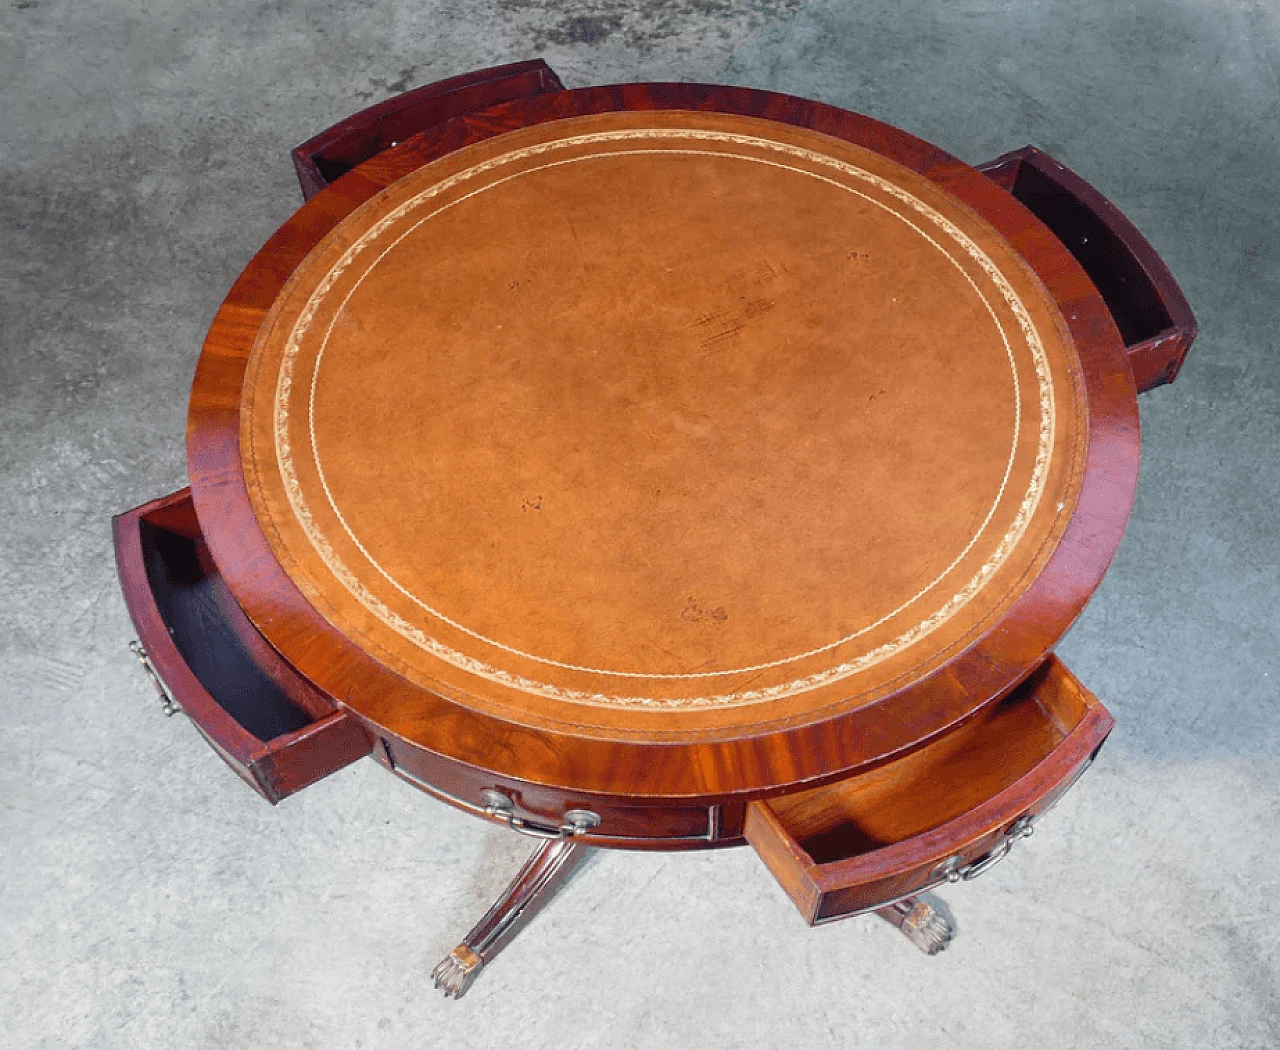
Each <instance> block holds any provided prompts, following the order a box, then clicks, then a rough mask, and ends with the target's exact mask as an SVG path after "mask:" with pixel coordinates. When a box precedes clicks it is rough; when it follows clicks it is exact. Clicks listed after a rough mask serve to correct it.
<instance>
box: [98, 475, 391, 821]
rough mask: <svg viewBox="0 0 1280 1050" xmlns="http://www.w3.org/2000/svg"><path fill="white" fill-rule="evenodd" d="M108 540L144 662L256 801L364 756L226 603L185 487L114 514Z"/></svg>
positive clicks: (356, 734)
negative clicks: (254, 793)
mask: <svg viewBox="0 0 1280 1050" xmlns="http://www.w3.org/2000/svg"><path fill="white" fill-rule="evenodd" d="M112 531H113V533H114V537H115V549H116V564H117V566H118V568H119V571H120V585H121V587H122V589H123V590H124V598H125V604H126V605H127V606H128V608H129V615H130V616H131V617H132V619H133V623H134V626H135V627H136V628H137V630H138V637H139V639H140V641H141V643H142V646H143V648H144V650H145V659H146V661H147V662H148V663H149V665H150V666H151V667H152V668H153V669H154V671H155V673H156V674H157V675H158V676H159V677H160V678H161V679H162V680H163V681H164V683H165V684H166V685H167V686H168V689H169V691H170V693H171V695H172V697H173V699H174V700H175V701H176V703H177V705H178V706H179V707H180V708H181V709H182V710H183V711H184V712H186V714H187V715H189V716H190V718H191V721H192V722H193V723H194V724H195V726H196V728H197V729H199V730H200V732H201V733H202V734H203V735H204V737H205V739H206V740H208V742H209V743H210V744H211V745H212V746H213V749H214V750H215V751H217V752H218V754H219V755H221V756H222V758H223V759H224V760H225V761H226V763H227V765H229V766H230V767H231V768H232V769H234V770H235V771H236V772H237V773H238V774H239V775H240V776H241V778H242V779H243V780H244V781H245V782H246V783H248V784H249V786H250V787H252V788H253V789H254V790H255V791H257V792H258V793H259V794H260V795H262V796H263V798H265V799H267V801H269V802H271V803H273V804H274V803H276V802H279V801H280V800H281V799H282V798H284V797H285V796H287V795H291V794H293V793H294V792H295V791H299V790H301V789H302V788H304V787H306V786H307V785H309V784H313V783H315V782H316V781H317V780H319V779H320V778H321V777H324V776H327V775H328V774H330V773H332V772H334V771H335V770H337V769H341V768H342V767H343V766H346V765H349V764H350V763H352V762H354V761H355V760H356V759H358V758H362V757H363V756H364V755H367V754H368V753H369V752H370V751H371V750H372V748H373V738H372V737H370V736H369V734H368V733H367V732H366V731H365V729H364V727H363V726H362V725H361V724H360V723H359V722H358V721H357V720H356V719H355V718H354V717H353V716H352V715H350V714H348V713H347V712H346V711H342V710H339V709H338V708H337V707H336V706H335V705H334V703H333V702H332V701H331V700H330V699H329V698H328V697H326V696H325V695H324V694H323V693H321V692H320V691H319V690H318V689H316V688H315V687H314V686H313V685H311V683H309V682H308V681H306V679H304V678H302V677H301V676H300V675H299V674H298V673H297V672H296V671H294V670H293V668H291V667H290V666H289V665H288V664H287V663H285V662H284V660H283V659H282V658H281V657H280V655H279V654H278V653H277V652H276V651H275V650H274V649H272V648H271V646H269V645H268V644H267V642H266V641H265V640H264V639H263V638H262V636H261V635H260V634H258V632H257V630H256V629H255V628H254V627H253V625H252V624H251V623H250V622H249V620H248V618H247V617H246V616H245V615H244V613H243V612H242V611H241V610H240V607H239V606H238V605H236V603H235V600H234V599H233V598H232V597H231V594H230V592H229V591H228V589H227V586H226V583H225V582H224V581H223V579H222V577H221V576H220V575H219V574H218V571H217V569H216V568H215V567H214V565H213V562H212V560H211V559H210V558H209V554H208V550H207V549H206V548H205V545H204V539H203V537H202V536H201V534H200V528H199V523H198V522H197V520H196V515H195V508H194V507H193V505H192V502H191V490H190V489H183V490H182V491H180V492H175V493H172V494H171V495H168V496H164V497H162V498H161V499H157V500H153V501H151V502H150V503H146V504H143V505H142V506H141V507H136V508H134V509H133V510H130V511H126V512H125V513H123V514H119V515H117V516H116V517H115V518H114V519H113V520H112Z"/></svg>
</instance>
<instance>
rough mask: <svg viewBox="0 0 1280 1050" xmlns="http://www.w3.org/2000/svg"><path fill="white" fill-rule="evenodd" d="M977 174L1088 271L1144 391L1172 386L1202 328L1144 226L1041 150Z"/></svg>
mask: <svg viewBox="0 0 1280 1050" xmlns="http://www.w3.org/2000/svg"><path fill="white" fill-rule="evenodd" d="M978 170H979V171H981V172H982V173H983V174H984V175H986V176H987V177H988V178H990V179H991V180H992V181H994V182H995V183H996V184H997V185H998V186H1000V187H1001V188H1002V189H1004V190H1006V191H1007V192H1009V193H1011V194H1012V195H1013V196H1015V197H1017V198H1018V200H1019V201H1021V202H1022V203H1023V204H1025V205H1026V206H1027V207H1028V208H1030V209H1031V211H1033V212H1034V213H1035V214H1036V217H1037V218H1039V219H1041V220H1042V221H1043V222H1044V223H1045V224H1046V225H1047V226H1049V227H1050V228H1051V229H1052V230H1053V231H1054V233H1055V234H1056V235H1057V236H1058V238H1059V239H1060V240H1061V241H1062V242H1063V244H1064V245H1065V246H1066V247H1067V249H1068V250H1069V251H1070V252H1071V253H1072V254H1073V255H1075V256H1076V258H1077V259H1078V260H1079V261H1080V263H1081V264H1082V265H1083V266H1084V268H1085V271H1086V272H1087V273H1088V274H1089V276H1090V277H1091V278H1092V279H1093V282H1094V284H1096V285H1097V286H1098V289H1099V291H1100V292H1101V294H1102V297H1103V299H1105V300H1106V302H1107V305H1108V307H1109V308H1110V309H1111V310H1112V313H1113V314H1114V315H1115V318H1116V321H1117V324H1118V327H1119V328H1120V330H1121V333H1122V335H1123V336H1124V338H1125V349H1126V350H1127V351H1128V354H1129V365H1130V367H1131V368H1132V369H1133V377H1134V381H1135V382H1136V383H1137V387H1138V392H1139V393H1141V392H1143V391H1146V390H1150V389H1152V388H1153V387H1157V386H1161V385H1163V384H1164V383H1172V382H1173V381H1174V380H1175V379H1176V378H1177V377H1178V371H1179V369H1181V368H1182V362H1183V361H1184V360H1185V359H1186V356H1187V351H1188V350H1190V349H1191V343H1192V341H1193V340H1194V339H1195V337H1196V333H1197V332H1198V331H1199V329H1198V327H1197V325H1196V319H1195V316H1194V315H1193V314H1192V312H1191V306H1190V305H1189V304H1188V303H1187V299H1186V296H1184V295H1183V294H1182V289H1181V288H1179V287H1178V282H1177V281H1176V280H1175V279H1174V276H1173V274H1172V273H1171V272H1170V270H1169V267H1168V266H1166V265H1165V262H1164V260H1163V259H1161V258H1160V256H1159V255H1158V254H1157V253H1156V250H1155V249H1154V248H1153V247H1152V246H1151V244H1150V242H1149V241H1148V240H1147V239H1146V238H1145V237H1144V236H1142V234H1141V233H1140V232H1139V231H1138V228H1137V227H1136V226H1134V225H1133V223H1131V222H1130V221H1129V220H1128V219H1127V218H1125V216H1124V214H1123V213H1122V212H1121V211H1120V209H1119V208H1117V207H1116V206H1115V205H1114V204H1112V203H1111V202H1110V201H1109V200H1107V198H1106V197H1104V196H1103V195H1102V194H1101V193H1099V192H1098V191H1097V190H1096V189H1094V188H1093V187H1092V186H1091V185H1089V183H1087V182H1085V180H1084V179H1082V178H1081V177H1080V176H1079V175H1077V174H1076V173H1075V172H1073V171H1071V170H1070V169H1069V168H1067V167H1066V166H1065V165H1063V164H1061V163H1059V162H1058V161H1056V160H1054V159H1053V158H1052V157H1050V156H1049V155H1048V154H1047V153H1043V152H1041V151H1040V150H1038V149H1036V148H1035V147H1034V146H1023V147H1022V149H1018V150H1014V151H1012V152H1011V153H1006V154H1004V155H1003V156H1001V157H997V158H996V159H995V160H992V161H988V162H987V163H985V164H979V165H978Z"/></svg>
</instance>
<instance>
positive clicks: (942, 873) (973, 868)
mask: <svg viewBox="0 0 1280 1050" xmlns="http://www.w3.org/2000/svg"><path fill="white" fill-rule="evenodd" d="M1034 831H1035V818H1034V817H1032V816H1031V814H1029V813H1028V814H1026V815H1024V816H1021V817H1019V818H1018V819H1017V820H1015V821H1014V822H1013V823H1012V824H1010V825H1009V830H1008V831H1006V832H1005V835H1004V838H1002V839H1001V840H1000V843H999V845H997V846H996V847H995V849H993V850H991V851H990V852H989V853H987V854H985V855H984V856H981V857H979V858H978V859H977V860H975V861H974V862H973V863H972V864H965V865H963V866H962V865H961V861H962V860H963V858H962V857H958V856H956V857H950V858H948V859H947V860H945V861H943V862H942V863H941V864H939V865H938V867H937V868H936V869H935V871H934V874H935V875H937V876H939V877H941V878H945V879H946V880H947V881H948V882H961V881H963V882H969V881H970V880H972V879H976V878H977V877H978V876H979V875H981V874H983V873H984V872H987V871H990V870H991V869H992V868H994V867H995V866H996V865H997V864H999V863H1000V862H1001V861H1002V860H1004V859H1005V857H1007V856H1008V855H1009V851H1010V850H1011V849H1013V844H1014V843H1015V842H1017V841H1018V840H1019V839H1025V838H1030V837H1031V834H1032V833H1033V832H1034Z"/></svg>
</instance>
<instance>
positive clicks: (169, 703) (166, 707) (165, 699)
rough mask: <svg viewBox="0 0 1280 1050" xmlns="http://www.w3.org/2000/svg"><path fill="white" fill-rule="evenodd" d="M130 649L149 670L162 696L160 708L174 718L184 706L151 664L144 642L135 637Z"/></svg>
mask: <svg viewBox="0 0 1280 1050" xmlns="http://www.w3.org/2000/svg"><path fill="white" fill-rule="evenodd" d="M129 650H130V651H131V652H132V653H133V655H134V656H136V657H137V658H138V663H140V664H141V665H142V669H143V670H144V671H146V672H147V677H148V678H149V679H151V684H152V685H153V686H155V690H156V695H157V696H159V697H160V710H161V711H163V712H164V713H165V716H166V717H169V718H172V717H173V716H174V715H176V714H177V713H178V712H179V711H181V710H182V708H181V707H179V706H178V705H177V704H176V703H175V702H174V699H173V697H171V696H170V695H169V692H168V690H166V689H165V687H164V683H163V682H162V681H160V676H159V675H158V674H156V669H155V668H154V667H152V666H151V660H150V658H149V657H148V656H147V651H146V650H145V649H144V648H142V643H141V642H139V641H138V640H137V639H136V638H135V639H134V640H133V641H132V642H130V643H129Z"/></svg>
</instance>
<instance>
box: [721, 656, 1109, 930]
mask: <svg viewBox="0 0 1280 1050" xmlns="http://www.w3.org/2000/svg"><path fill="white" fill-rule="evenodd" d="M1114 724H1115V720H1114V719H1113V718H1112V717H1111V715H1110V713H1109V712H1108V711H1107V709H1106V708H1105V707H1103V706H1102V704H1101V703H1100V702H1099V701H1098V700H1097V698H1096V697H1094V696H1093V695H1092V694H1091V693H1089V691H1088V690H1086V689H1085V688H1084V686H1082V685H1081V684H1080V682H1079V681H1078V680H1077V679H1076V678H1075V677H1074V676H1073V675H1072V674H1071V672H1070V671H1068V670H1067V669H1066V667H1064V666H1063V664H1062V662H1061V661H1059V660H1058V659H1057V658H1056V657H1053V656H1050V657H1049V658H1048V659H1047V660H1046V661H1045V662H1044V663H1043V664H1042V665H1041V666H1040V667H1039V668H1037V669H1036V671H1035V672H1033V673H1032V675H1031V676H1030V677H1029V678H1028V679H1027V680H1026V681H1025V682H1023V683H1022V684H1021V685H1020V686H1018V688H1017V689H1015V690H1014V691H1013V692H1012V693H1010V694H1009V695H1008V696H1007V697H1005V698H1004V699H1003V700H1000V701H997V702H996V703H994V704H990V705H988V706H987V707H985V708H983V709H982V710H981V711H980V712H979V713H978V714H977V715H975V716H974V717H973V718H972V719H970V720H969V721H967V722H966V723H965V724H964V725H962V726H961V727H960V728H958V729H956V730H954V731H952V732H950V733H948V734H946V735H945V736H943V737H941V738H939V739H937V740H934V741H932V742H931V743H929V744H927V745H926V746H924V747H923V748H920V749H919V750H916V751H913V752H912V753H911V754H909V755H906V756H904V757H902V758H899V759H896V760H894V761H891V762H889V763H887V764H885V765H882V766H878V767H877V768H875V769H873V770H871V771H870V772H867V773H861V774H857V775H855V776H852V777H850V778H848V779H847V780H842V781H838V782H837V783H834V784H828V785H826V786H825V787H820V788H812V789H809V790H807V791H799V792H796V793H794V794H790V795H783V796H780V797H777V798H772V799H768V800H761V801H756V802H752V803H751V804H750V805H749V806H748V807H747V815H746V825H745V829H744V833H745V835H746V838H747V840H748V841H749V842H750V843H751V845H752V846H754V847H755V849H756V851H757V852H758V853H759V854H760V856H761V858H762V859H763V860H764V862H765V864H766V865H767V866H768V868H769V870H770V871H771V872H773V874H774V876H775V877H776V878H777V880H778V881H779V882H780V883H781V884H782V887H783V889H785V890H786V891H787V893H788V894H789V895H790V896H791V898H792V900H794V901H795V902H796V905H797V906H798V907H799V908H800V912H801V914H803V915H804V917H805V919H806V920H807V921H808V922H809V924H810V925H816V924H817V923H821V922H829V921H831V920H833V919H840V918H844V917H845V916H848V915H857V914H859V913H861V912H864V911H869V910H872V909H875V908H878V907H881V906H883V905H885V904H888V903H890V902H892V901H895V900H899V899H901V898H903V897H907V896H910V895H913V894H916V893H920V892H922V891H924V890H926V889H928V888H929V887H931V886H935V885H937V884H939V883H941V882H948V881H951V882H955V881H960V880H961V879H970V878H973V877H975V876H977V875H979V874H981V873H982V872H983V871H985V870H986V869H987V868H988V867H990V866H991V865H992V864H994V863H995V862H996V861H997V860H999V859H1000V858H1001V857H1003V856H1004V855H1005V853H1007V852H1008V850H1009V849H1010V847H1011V846H1012V845H1013V843H1014V842H1015V841H1017V839H1018V838H1020V837H1022V836H1024V835H1027V834H1029V833H1030V829H1031V826H1032V823H1033V822H1034V821H1035V819H1036V818H1037V817H1038V816H1039V815H1040V814H1041V813H1043V812H1044V811H1045V810H1047V809H1048V808H1049V807H1050V806H1051V805H1053V803H1054V802H1056V801H1057V799H1058V798H1059V797H1060V796H1061V795H1062V794H1063V793H1064V792H1065V791H1066V790H1067V788H1069V787H1070V786H1071V784H1072V783H1073V782H1074V780H1075V779H1076V777H1077V776H1079V774H1080V773H1082V772H1083V771H1084V768H1085V767H1086V766H1087V765H1088V763H1089V761H1090V759H1091V758H1092V757H1093V755H1094V754H1095V753H1096V752H1097V750H1098V748H1099V747H1101V745H1102V742H1103V741H1104V740H1105V739H1106V737H1107V734H1108V733H1109V732H1110V731H1111V727H1112V726H1113V725H1114Z"/></svg>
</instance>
